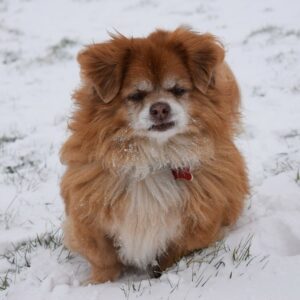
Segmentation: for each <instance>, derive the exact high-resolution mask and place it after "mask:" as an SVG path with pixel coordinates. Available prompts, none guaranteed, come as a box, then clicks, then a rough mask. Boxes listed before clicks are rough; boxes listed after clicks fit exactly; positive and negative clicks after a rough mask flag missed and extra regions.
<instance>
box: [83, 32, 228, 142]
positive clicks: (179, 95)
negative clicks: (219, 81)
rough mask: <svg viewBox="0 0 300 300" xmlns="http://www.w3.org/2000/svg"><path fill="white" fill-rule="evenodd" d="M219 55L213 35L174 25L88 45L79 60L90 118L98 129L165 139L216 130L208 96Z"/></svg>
mask: <svg viewBox="0 0 300 300" xmlns="http://www.w3.org/2000/svg"><path fill="white" fill-rule="evenodd" d="M223 58H224V50H223V48H222V47H221V46H220V44H219V43H218V42H217V40H216V39H215V38H214V37H213V36H211V35H209V34H204V35H199V34H196V33H194V32H192V31H190V30H188V29H184V28H179V29H177V30H175V31H174V32H166V31H160V30H158V31H156V32H154V33H152V34H151V35H150V36H148V37H147V38H140V39H128V38H126V37H123V36H113V37H112V40H110V41H108V42H106V43H102V44H94V45H91V46H89V47H87V49H85V50H84V51H83V52H81V53H80V54H79V57H78V61H79V63H80V65H81V71H82V76H83V79H84V82H85V84H86V85H87V86H88V87H89V88H90V90H91V91H93V93H94V96H95V97H94V98H93V101H94V102H93V103H92V105H94V118H95V119H94V120H93V122H94V123H95V122H98V123H99V130H103V127H105V128H106V129H107V130H108V128H110V132H111V134H106V136H111V137H112V136H115V135H117V134H119V135H123V136H130V137H131V138H132V137H137V138H143V139H149V140H151V139H155V140H157V141H159V142H165V141H167V140H169V139H170V138H172V137H174V136H176V135H178V134H182V133H185V134H187V133H191V132H195V131H197V133H198V134H199V132H200V131H203V132H205V131H207V132H209V131H211V130H215V129H213V128H210V127H214V126H215V125H216V123H217V122H216V119H215V117H217V118H218V116H215V115H216V107H215V104H213V103H212V101H210V100H209V96H208V94H209V93H210V91H211V90H212V89H213V88H214V84H215V73H214V72H215V69H216V67H217V66H218V65H220V64H221V63H222V62H223ZM219 125H221V126H222V124H219Z"/></svg>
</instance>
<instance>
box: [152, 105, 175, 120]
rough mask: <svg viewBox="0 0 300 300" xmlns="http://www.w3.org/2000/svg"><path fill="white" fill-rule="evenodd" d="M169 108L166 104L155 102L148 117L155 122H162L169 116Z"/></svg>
mask: <svg viewBox="0 0 300 300" xmlns="http://www.w3.org/2000/svg"><path fill="white" fill-rule="evenodd" d="M170 112H171V107H170V105H169V104H168V103H166V102H156V103H154V104H152V105H151V107H150V115H151V117H152V119H153V121H155V122H163V121H166V120H167V119H168V117H169V116H170Z"/></svg>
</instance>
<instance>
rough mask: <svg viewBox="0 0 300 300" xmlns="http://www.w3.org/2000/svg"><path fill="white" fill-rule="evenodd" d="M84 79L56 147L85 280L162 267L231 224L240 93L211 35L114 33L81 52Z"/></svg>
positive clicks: (243, 183) (241, 172)
mask: <svg viewBox="0 0 300 300" xmlns="http://www.w3.org/2000/svg"><path fill="white" fill-rule="evenodd" d="M78 61H79V64H80V66H81V73H82V85H81V87H80V88H79V89H78V90H77V91H76V92H75V94H74V99H75V101H76V104H77V106H78V109H77V111H76V112H75V114H74V116H73V118H72V121H71V123H70V126H69V127H70V130H71V136H70V137H69V139H68V140H67V142H66V143H65V144H64V146H63V148H62V153H61V157H62V161H63V162H64V163H65V164H66V165H67V170H66V173H65V175H64V177H63V179H62V183H61V190H62V196H63V198H64V200H65V206H66V222H65V226H64V230H65V242H66V245H67V246H68V247H69V248H70V249H71V250H73V251H77V252H78V253H80V254H81V255H83V256H85V257H86V258H87V259H88V261H89V262H90V263H91V266H92V275H91V282H105V281H107V280H114V279H116V278H117V277H118V276H119V275H120V273H121V271H122V269H123V267H124V266H126V265H134V266H137V267H139V268H143V269H146V268H149V267H151V266H154V265H155V263H158V265H159V267H160V269H161V270H164V269H166V268H167V267H169V266H171V265H172V264H173V263H174V262H176V261H177V260H178V259H180V258H181V257H182V256H183V255H186V254H188V253H190V252H192V251H193V250H195V249H200V248H203V247H207V246H208V245H210V244H211V243H213V242H214V241H216V239H218V237H219V236H220V232H221V229H222V227H223V226H226V225H231V224H233V223H234V222H235V221H236V220H237V218H238V216H239V214H240V213H241V209H242V207H243V202H244V199H245V196H246V195H247V193H248V181H247V175H246V171H245V165H244V161H243V158H242V157H241V154H240V153H239V151H238V150H237V148H236V147H235V145H234V143H233V138H234V135H235V133H236V131H237V129H238V123H239V101H240V100H239V90H238V86H237V83H236V81H235V78H234V76H233V74H232V72H231V71H230V69H229V67H228V66H227V64H226V63H225V62H224V49H223V47H222V46H221V44H220V43H219V42H218V40H217V39H216V38H215V37H214V36H212V35H210V34H197V33H195V32H193V31H191V30H189V29H186V28H179V29H177V30H175V31H173V32H167V31H163V30H157V31H155V32H154V33H152V34H150V35H149V36H148V37H147V38H126V37H124V36H122V35H116V36H112V39H111V40H110V41H108V42H105V43H101V44H93V45H90V46H88V47H87V48H86V49H84V50H83V51H82V52H81V53H80V54H79V56H78Z"/></svg>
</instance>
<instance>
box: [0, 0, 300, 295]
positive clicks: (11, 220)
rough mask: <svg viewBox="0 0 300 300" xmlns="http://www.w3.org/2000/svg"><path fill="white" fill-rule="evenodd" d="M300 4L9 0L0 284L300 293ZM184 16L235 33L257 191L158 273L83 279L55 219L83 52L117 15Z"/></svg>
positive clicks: (91, 290) (64, 289)
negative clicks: (195, 247)
mask: <svg viewBox="0 0 300 300" xmlns="http://www.w3.org/2000/svg"><path fill="white" fill-rule="evenodd" d="M299 15H300V3H299V1H296V0H295V1H293V0H290V1H289V2H288V3H287V2H286V1H280V0H265V1H234V0H227V1H222V0H211V1H198V0H197V1H196V0H189V1H181V0H180V1H179V0H174V1H158V0H126V1H121V0H119V1H117V0H115V1H109V2H108V1H104V0H102V1H96V0H52V1H42V0H2V1H0V63H1V67H0V78H1V81H0V82H1V84H0V95H1V97H0V110H1V118H0V197H1V198H0V297H3V299H9V300H17V299H18V300H19V299H23V300H27V299H30V300H40V299H44V300H50V299H53V300H54V299H55V300H58V299H62V300H68V299H72V300H77V299H91V300H93V299H199V298H200V299H232V300H233V299H249V300H250V299H255V300H260V299H272V300H276V299H278V300H282V299H287V300H293V299H295V300H296V299H297V300H298V299H299V297H300V296H299V295H300V271H299V270H300V175H299V172H300V171H299V170H300V99H299V98H300V73H299V67H300V55H299V53H300V23H299ZM181 24H189V25H191V26H192V27H193V28H194V29H196V30H198V31H201V32H207V31H208V32H212V33H214V34H215V35H217V36H219V37H220V38H221V40H222V41H223V42H224V45H225V47H226V50H227V61H228V62H229V64H230V65H231V66H232V68H233V70H234V72H235V74H236V76H237V78H238V80H239V83H240V87H241V91H242V95H243V122H244V130H243V132H242V134H241V136H240V138H239V139H238V140H237V144H238V146H239V148H240V149H241V151H242V152H243V153H244V155H245V157H246V160H247V164H248V168H249V175H250V180H251V187H252V189H251V191H252V193H251V196H250V197H249V199H248V201H247V205H246V208H245V211H244V213H243V215H242V216H241V218H240V219H239V221H238V223H237V225H236V226H234V228H233V229H232V230H230V231H228V232H227V234H226V236H225V238H224V241H222V242H220V243H219V244H217V245H216V246H214V247H211V248H209V249H206V250H204V251H203V252H202V253H197V254H195V255H194V256H191V257H188V258H184V259H182V260H181V261H180V262H179V263H178V264H177V265H175V266H174V267H173V268H171V269H170V270H168V271H167V272H166V273H164V274H163V276H162V277H161V278H159V279H149V278H148V276H147V275H146V274H143V273H136V272H134V271H130V272H128V273H127V274H124V275H123V276H122V277H121V278H120V279H119V280H118V281H116V282H114V283H110V282H109V283H105V284H100V285H94V286H91V285H81V284H80V283H81V282H83V281H84V280H86V278H87V276H88V272H89V266H88V264H87V263H86V262H85V260H84V259H82V258H80V257H79V256H76V255H72V254H70V253H68V251H66V250H64V249H63V248H62V246H61V233H60V232H59V231H58V232H57V230H58V228H59V226H60V224H61V222H62V219H63V203H62V200H61V198H60V195H59V186H58V183H59V178H60V176H61V174H62V173H63V167H62V166H61V164H60V162H59V156H58V152H59V149H60V146H61V144H62V143H63V141H64V139H65V138H66V136H67V130H66V125H67V119H68V117H69V116H70V115H71V111H72V102H71V100H70V99H71V93H72V91H73V89H74V88H75V87H76V86H77V85H78V83H79V70H78V65H77V63H76V59H75V56H76V53H77V52H78V51H79V50H80V49H81V48H82V47H83V45H85V44H88V43H91V42H93V41H103V40H105V39H107V38H108V34H107V31H113V30H114V29H116V30H118V31H120V32H122V33H123V34H125V35H133V36H144V35H146V34H148V33H149V32H151V31H152V30H153V29H155V28H157V27H162V28H165V29H174V28H175V27H177V26H178V25H181ZM37 236H38V237H39V239H37ZM22 242H23V244H22ZM6 281H7V283H8V284H9V287H8V288H7V289H5V290H2V288H4V287H5V286H6V284H5V282H6Z"/></svg>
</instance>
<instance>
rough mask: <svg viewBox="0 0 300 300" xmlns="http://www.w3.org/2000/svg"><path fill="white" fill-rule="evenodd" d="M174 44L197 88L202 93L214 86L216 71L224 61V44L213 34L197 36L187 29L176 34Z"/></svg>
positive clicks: (177, 31) (182, 29)
mask: <svg viewBox="0 0 300 300" xmlns="http://www.w3.org/2000/svg"><path fill="white" fill-rule="evenodd" d="M173 37H174V38H173V42H175V41H177V42H175V43H176V44H175V47H176V49H177V51H179V52H180V54H181V56H182V57H183V59H184V61H185V63H186V65H187V66H188V68H189V70H190V73H191V77H192V80H193V82H194V85H195V87H196V88H197V89H198V90H200V91H201V92H202V93H204V94H205V93H206V92H207V90H208V88H209V87H211V86H213V85H214V71H215V69H216V67H217V66H218V65H219V64H221V63H222V62H223V60H224V56H225V51H224V48H223V46H222V44H221V43H220V42H219V41H218V39H217V38H216V37H214V36H213V35H211V34H197V33H195V32H193V31H191V30H190V29H187V28H179V29H177V30H176V31H175V32H174V35H173Z"/></svg>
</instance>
